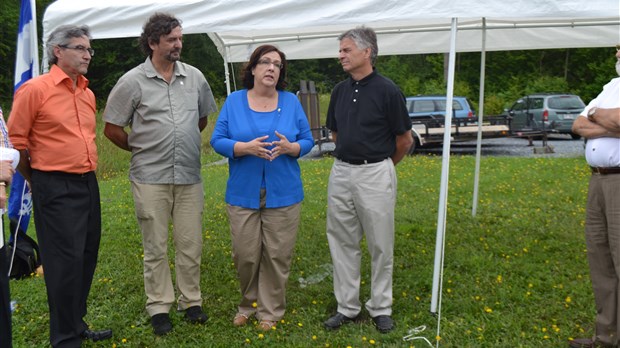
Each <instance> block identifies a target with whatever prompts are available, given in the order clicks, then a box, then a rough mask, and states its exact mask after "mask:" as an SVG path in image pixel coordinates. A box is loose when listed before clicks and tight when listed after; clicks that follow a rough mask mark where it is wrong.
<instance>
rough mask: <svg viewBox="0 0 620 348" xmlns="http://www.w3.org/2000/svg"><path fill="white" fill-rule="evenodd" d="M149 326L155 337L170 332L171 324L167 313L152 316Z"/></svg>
mask: <svg viewBox="0 0 620 348" xmlns="http://www.w3.org/2000/svg"><path fill="white" fill-rule="evenodd" d="M151 325H152V326H153V332H154V333H155V334H156V335H157V336H163V335H165V334H167V333H168V332H170V331H172V323H171V322H170V317H169V316H168V313H159V314H155V315H154V316H152V317H151Z"/></svg>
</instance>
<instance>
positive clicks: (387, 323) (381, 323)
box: [372, 315, 394, 333]
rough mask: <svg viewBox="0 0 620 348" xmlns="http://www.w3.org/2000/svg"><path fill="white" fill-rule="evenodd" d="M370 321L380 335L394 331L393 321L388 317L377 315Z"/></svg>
mask: <svg viewBox="0 0 620 348" xmlns="http://www.w3.org/2000/svg"><path fill="white" fill-rule="evenodd" d="M372 321H373V322H374V323H375V326H376V327H377V330H379V332H381V333H388V332H390V331H392V330H393V329H394V320H392V317H390V316H389V315H377V316H376V317H374V318H372Z"/></svg>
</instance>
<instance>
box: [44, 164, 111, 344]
mask: <svg viewBox="0 0 620 348" xmlns="http://www.w3.org/2000/svg"><path fill="white" fill-rule="evenodd" d="M32 199H33V206H34V221H35V224H36V230H37V239H38V241H39V246H40V249H41V259H42V260H43V269H44V270H45V285H46V287H47V302H48V305H49V310H50V343H51V344H52V346H53V347H79V346H80V345H81V343H82V340H81V337H80V334H81V333H82V332H83V331H84V330H86V329H87V325H86V323H85V322H84V319H83V318H84V316H85V315H86V301H87V299H88V293H89V291H90V286H91V283H92V280H93V276H94V273H95V267H96V265H97V253H98V251H99V241H100V239H101V206H100V202H99V186H98V184H97V178H96V176H95V173H94V172H89V173H86V174H69V173H63V172H43V171H38V170H33V173H32Z"/></svg>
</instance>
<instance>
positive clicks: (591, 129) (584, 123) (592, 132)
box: [572, 111, 620, 139]
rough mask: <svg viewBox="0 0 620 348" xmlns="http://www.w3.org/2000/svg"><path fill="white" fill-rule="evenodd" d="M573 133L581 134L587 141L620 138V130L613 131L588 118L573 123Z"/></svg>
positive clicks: (581, 118)
mask: <svg viewBox="0 0 620 348" xmlns="http://www.w3.org/2000/svg"><path fill="white" fill-rule="evenodd" d="M597 112H598V111H597ZM572 132H573V133H575V134H579V135H581V136H582V137H584V138H586V139H594V138H603V137H606V138H620V130H618V131H611V130H609V129H607V128H605V127H603V126H601V125H600V124H598V123H595V122H592V121H590V120H589V119H588V118H586V117H583V116H580V117H578V118H577V119H576V120H575V122H574V123H573V129H572Z"/></svg>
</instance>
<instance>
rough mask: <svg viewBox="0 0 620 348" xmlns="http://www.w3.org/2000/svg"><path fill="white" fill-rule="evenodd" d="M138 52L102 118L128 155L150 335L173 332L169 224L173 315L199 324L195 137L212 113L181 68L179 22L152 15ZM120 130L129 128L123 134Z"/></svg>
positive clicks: (198, 85) (208, 95)
mask: <svg viewBox="0 0 620 348" xmlns="http://www.w3.org/2000/svg"><path fill="white" fill-rule="evenodd" d="M143 29H144V30H143V33H142V36H141V37H140V44H141V46H142V49H143V51H144V52H145V53H147V54H148V55H149V57H147V58H146V60H145V62H144V63H143V64H140V65H139V66H137V67H136V68H134V69H132V70H130V71H129V72H127V73H126V74H125V75H124V76H123V77H121V78H120V79H119V81H118V82H117V84H116V86H115V87H114V89H113V90H112V92H111V93H110V96H109V97H108V103H107V105H106V109H105V112H104V117H103V118H104V120H105V122H106V126H105V131H104V133H105V135H106V137H108V138H109V139H110V140H111V141H112V142H113V143H114V144H116V145H117V146H119V147H120V148H122V149H124V150H127V151H131V153H132V156H131V168H130V171H129V180H130V181H131V188H132V192H133V197H134V204H135V209H136V216H137V218H138V223H139V225H140V228H141V230H142V241H143V246H144V289H145V292H146V296H147V302H146V310H147V312H148V314H149V315H150V316H151V324H152V326H153V331H154V333H155V334H156V335H164V334H167V333H168V332H170V331H171V330H172V323H171V322H170V317H169V314H168V312H169V311H170V308H171V307H172V304H173V302H174V288H173V285H172V278H171V274H170V267H169V265H168V253H167V243H168V223H169V220H170V218H172V223H173V225H174V231H173V238H174V243H175V248H176V256H175V268H174V269H175V272H176V286H177V290H178V292H179V296H178V299H177V307H178V309H179V310H183V311H185V318H186V319H187V320H188V321H190V322H192V323H204V322H205V321H206V320H207V316H206V314H204V312H203V311H202V295H201V292H200V260H201V255H202V211H203V205H204V192H203V187H202V180H201V177H200V148H201V147H200V142H201V138H200V132H201V131H202V130H203V129H204V127H205V126H206V125H207V115H209V114H210V113H213V112H215V111H217V107H216V105H215V101H214V99H213V94H212V92H211V88H210V87H209V84H208V83H207V81H206V80H205V78H204V76H203V74H202V73H201V72H200V71H199V70H198V69H196V68H194V67H192V66H190V65H188V64H185V63H181V62H180V61H179V59H180V55H181V48H182V31H181V23H180V21H179V20H177V19H176V18H174V17H173V16H171V15H168V14H163V13H156V14H154V15H153V16H151V18H149V20H148V21H147V23H146V24H145V25H144V28H143ZM125 127H130V128H131V131H130V133H129V134H128V133H127V131H125Z"/></svg>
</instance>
